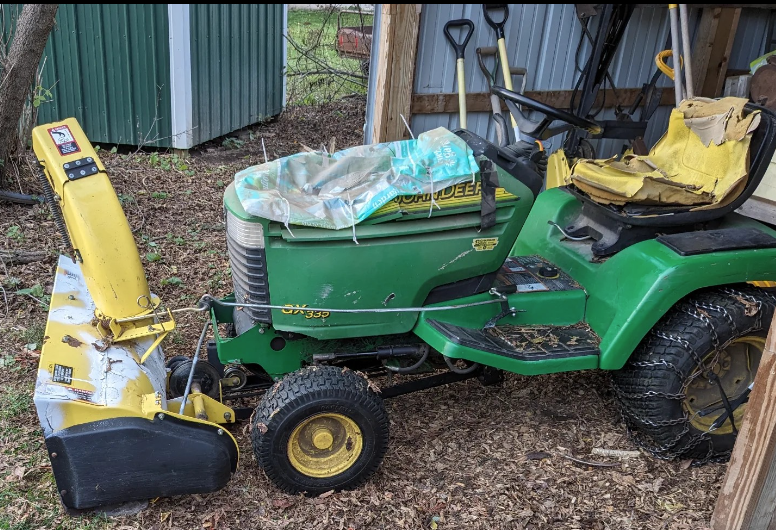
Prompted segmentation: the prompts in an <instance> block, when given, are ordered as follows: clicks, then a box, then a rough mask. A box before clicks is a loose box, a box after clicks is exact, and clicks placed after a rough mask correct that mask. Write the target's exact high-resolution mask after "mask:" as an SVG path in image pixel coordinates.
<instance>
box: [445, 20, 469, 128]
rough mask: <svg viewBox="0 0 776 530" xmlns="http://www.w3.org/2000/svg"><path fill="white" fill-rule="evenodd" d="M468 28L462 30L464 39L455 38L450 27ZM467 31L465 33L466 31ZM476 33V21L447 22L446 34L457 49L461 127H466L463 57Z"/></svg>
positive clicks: (456, 66) (456, 65) (455, 49)
mask: <svg viewBox="0 0 776 530" xmlns="http://www.w3.org/2000/svg"><path fill="white" fill-rule="evenodd" d="M458 27H460V28H466V29H465V30H462V31H461V36H463V39H462V41H457V40H455V37H453V35H452V34H451V33H450V28H458ZM464 31H465V33H464ZM472 33H474V22H472V21H471V20H469V19H467V18H460V19H457V20H451V21H450V22H448V23H447V24H445V36H446V37H447V40H449V41H450V45H451V46H452V47H453V50H454V51H455V58H456V61H455V69H456V73H457V74H458V112H459V113H460V116H461V119H460V122H461V123H460V126H461V129H465V128H466V77H465V76H464V67H463V59H464V52H465V51H466V45H467V44H469V39H471V38H472Z"/></svg>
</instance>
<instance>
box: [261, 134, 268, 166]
mask: <svg viewBox="0 0 776 530" xmlns="http://www.w3.org/2000/svg"><path fill="white" fill-rule="evenodd" d="M261 148H262V149H263V150H264V163H265V164H266V163H267V162H268V160H267V146H266V145H264V138H262V139H261Z"/></svg>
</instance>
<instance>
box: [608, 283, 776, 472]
mask: <svg viewBox="0 0 776 530" xmlns="http://www.w3.org/2000/svg"><path fill="white" fill-rule="evenodd" d="M720 291H721V292H722V293H724V294H726V295H728V296H731V297H733V298H736V299H737V301H739V302H740V303H741V304H742V305H744V306H746V304H745V303H744V302H742V301H741V299H744V300H750V301H751V302H752V303H753V304H755V305H756V306H757V309H756V312H755V315H756V316H757V318H756V319H755V322H754V325H753V326H751V327H750V328H749V329H747V330H745V331H744V332H743V333H739V332H738V329H737V327H736V325H735V322H734V320H733V317H732V316H731V315H730V313H729V312H728V310H727V309H725V308H724V307H722V306H719V305H716V304H711V303H708V302H701V301H697V300H693V301H691V302H690V303H684V304H682V305H681V306H680V308H679V309H680V311H682V312H683V313H686V314H688V315H690V316H691V317H693V318H696V319H698V320H700V321H701V322H702V323H703V324H704V326H706V327H707V328H708V329H709V335H710V336H711V339H712V345H713V346H714V351H715V355H714V357H713V358H712V359H711V362H710V363H709V364H708V365H707V364H706V363H704V362H703V360H702V359H701V357H700V355H698V352H697V351H695V348H693V347H692V346H691V345H690V343H689V342H688V341H686V340H684V339H682V338H681V337H676V336H674V335H669V334H667V333H664V332H662V331H658V330H655V329H652V331H651V335H652V336H656V337H659V338H662V339H665V340H669V341H673V342H676V343H678V344H680V345H681V346H682V347H683V348H685V349H687V350H688V351H690V352H691V354H692V357H693V359H694V360H695V362H696V364H697V366H698V367H699V368H700V370H696V371H694V373H693V374H692V375H691V376H689V377H686V376H685V375H684V374H683V373H682V372H681V371H680V370H679V369H678V368H677V367H676V366H675V365H674V364H673V363H670V362H668V361H666V360H664V359H660V360H658V361H631V362H628V366H632V367H635V368H650V367H654V368H668V369H670V370H671V371H673V372H674V373H675V374H676V375H677V376H679V378H680V379H684V381H683V384H682V388H685V389H686V388H687V387H688V385H689V384H690V383H691V382H692V381H693V379H695V378H696V377H698V376H699V375H702V374H706V373H708V372H709V371H710V370H713V368H714V366H715V365H716V364H717V363H718V362H719V356H720V352H721V351H723V350H724V349H725V348H727V346H728V345H729V344H730V343H731V342H732V339H731V340H730V341H727V342H726V343H725V344H720V341H719V336H718V335H717V332H716V329H715V328H714V326H713V325H712V323H711V322H710V321H709V319H708V317H707V316H706V315H705V314H704V313H703V312H702V311H701V310H703V311H714V312H716V313H719V314H721V315H723V316H724V317H725V319H726V320H727V321H728V322H730V325H731V328H732V329H733V331H734V336H741V335H745V334H747V333H749V332H751V331H753V330H756V329H760V328H761V327H762V301H761V300H758V299H757V298H755V297H754V296H751V295H749V294H747V293H743V292H741V291H738V290H736V289H733V288H723V289H720ZM763 293H764V294H765V295H766V296H767V297H768V298H770V299H771V300H772V301H774V302H776V295H774V294H772V293H770V292H768V291H763ZM752 316H754V315H752ZM648 340H649V341H650V342H651V340H652V338H651V337H649V338H648ZM612 386H613V388H614V392H615V393H616V394H617V395H619V396H621V397H626V398H629V399H644V398H649V397H662V398H665V399H676V400H680V399H684V398H685V397H686V395H685V394H684V393H683V392H682V393H677V394H669V393H665V392H654V391H648V392H643V393H628V392H625V391H623V390H622V389H620V388H619V387H618V386H617V385H616V384H613V385H612ZM618 401H619V403H620V416H621V418H622V421H623V423H624V424H625V428H626V430H627V434H628V438H629V439H630V440H631V441H632V442H633V443H634V444H635V445H637V446H638V447H640V448H641V449H644V450H645V451H647V452H648V453H650V454H651V455H652V456H653V457H655V458H658V459H660V460H674V459H676V458H678V457H681V456H682V455H683V454H686V452H687V451H689V450H691V449H693V448H695V447H697V446H698V445H699V444H700V443H702V442H704V441H708V442H709V449H708V451H707V453H706V456H705V457H704V458H695V459H693V461H692V463H691V464H690V466H691V467H698V466H702V465H705V464H707V463H723V462H727V461H728V460H729V458H730V454H731V451H725V452H723V453H719V454H715V453H714V440H713V438H712V437H711V436H710V435H709V433H706V432H704V433H700V434H690V425H691V421H692V418H691V417H690V416H688V415H687V414H686V413H685V414H684V416H683V417H681V418H676V419H674V420H662V421H652V420H649V419H646V418H641V417H639V415H638V414H635V413H634V411H632V410H629V409H626V407H625V404H624V403H623V402H622V401H621V400H618ZM635 423H641V424H643V425H649V426H650V427H666V426H671V425H679V424H682V423H683V424H684V428H683V429H682V431H681V432H680V433H679V434H678V435H677V436H675V437H674V438H673V439H672V440H671V441H669V442H668V443H666V444H663V445H657V446H656V445H655V444H654V443H653V442H651V441H650V440H646V439H644V437H643V435H640V434H638V433H637V432H636V431H635V430H634V429H633V425H634V424H635ZM688 434H689V435H690V436H689V438H687V440H686V441H685V442H684V443H680V442H681V441H682V439H683V438H685V437H686V436H687V435H688Z"/></svg>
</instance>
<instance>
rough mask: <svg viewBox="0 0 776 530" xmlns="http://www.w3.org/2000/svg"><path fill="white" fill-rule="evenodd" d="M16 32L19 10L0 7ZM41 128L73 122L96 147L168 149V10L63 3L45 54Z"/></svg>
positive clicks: (15, 6) (162, 6)
mask: <svg viewBox="0 0 776 530" xmlns="http://www.w3.org/2000/svg"><path fill="white" fill-rule="evenodd" d="M4 7H6V14H8V13H9V12H10V13H11V14H12V17H9V18H10V19H11V20H7V23H8V22H10V23H11V24H13V25H15V18H16V15H17V14H18V11H19V9H18V4H4ZM44 57H45V60H46V63H45V67H44V70H43V81H42V86H44V87H45V88H51V92H52V95H53V101H51V102H48V103H44V104H42V105H41V106H40V107H39V109H38V111H39V113H38V121H39V122H40V123H45V122H50V121H57V120H61V119H64V118H68V117H71V116H72V117H75V118H77V119H78V121H79V122H80V123H81V125H82V126H83V128H84V130H85V131H86V133H87V135H88V136H89V138H90V140H91V141H92V142H95V143H99V142H103V143H111V144H132V145H139V144H145V145H152V146H166V145H169V143H170V138H169V137H170V88H169V71H170V66H169V52H168V21H167V5H166V4H131V5H130V4H114V5H109V4H60V6H59V10H58V12H57V18H56V25H55V26H54V30H53V31H52V33H51V36H50V37H49V40H48V43H47V44H46V49H45V51H44Z"/></svg>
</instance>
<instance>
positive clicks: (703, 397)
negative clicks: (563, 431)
mask: <svg viewBox="0 0 776 530" xmlns="http://www.w3.org/2000/svg"><path fill="white" fill-rule="evenodd" d="M773 311H774V297H773V296H772V295H771V294H770V293H768V292H766V291H763V290H761V289H758V288H755V287H752V286H750V285H735V286H730V287H728V288H716V289H709V290H705V291H699V292H697V293H693V294H692V295H691V296H689V297H687V298H685V299H684V300H682V301H681V302H680V303H678V304H677V305H676V306H675V307H674V308H673V309H671V310H670V311H669V312H668V313H667V314H666V315H665V316H664V317H663V318H662V319H661V320H660V321H659V322H658V323H657V324H656V325H655V327H654V328H653V329H652V331H651V332H650V333H649V334H648V335H647V336H646V337H645V338H644V340H643V341H642V342H641V344H639V346H638V348H637V349H636V351H635V352H634V353H633V355H632V356H631V358H630V360H629V361H628V363H627V364H626V365H625V366H624V367H623V368H622V369H621V370H619V371H617V372H615V373H614V375H613V387H614V393H615V396H616V397H617V400H618V402H619V405H620V410H621V412H622V416H623V419H624V421H625V423H626V425H627V426H628V427H629V429H630V430H631V431H632V432H633V434H634V439H635V441H636V442H637V443H639V444H640V445H642V446H643V447H644V448H645V449H647V450H649V451H650V452H652V453H653V454H654V455H655V456H658V457H661V458H666V459H672V458H692V459H700V460H703V461H705V460H709V459H715V460H722V459H724V458H726V457H728V456H729V455H730V451H731V450H732V448H733V444H734V443H735V438H736V433H735V431H734V427H733V426H731V422H730V420H727V421H726V422H725V423H724V424H722V426H721V427H720V428H717V429H716V430H711V425H712V424H713V422H714V420H715V419H717V418H720V416H721V415H722V414H724V413H725V408H724V405H723V404H722V397H721V393H720V392H719V386H718V385H717V383H716V381H714V380H713V376H711V372H710V371H709V370H711V371H713V372H715V373H718V374H719V378H720V381H721V382H722V384H723V387H724V388H725V389H726V394H727V392H730V394H732V395H728V396H727V397H728V398H729V400H730V401H733V400H734V399H735V398H737V397H739V396H741V395H743V394H744V392H745V390H746V387H747V386H748V384H749V383H750V382H751V380H753V378H754V374H755V373H756V371H757V365H759V362H760V355H761V354H762V348H760V347H759V345H760V344H761V343H762V346H764V340H763V339H764V338H765V336H766V334H767V332H768V327H769V326H770V323H771V319H772V317H773ZM742 348H743V349H742ZM758 348H759V351H758ZM699 359H700V360H701V362H702V363H703V364H704V366H705V367H706V370H705V371H703V370H702V369H701V368H699V367H700V363H699V362H698V360H699ZM742 363H743V364H742ZM725 366H727V368H726V367H725ZM731 367H732V368H731ZM701 373H703V374H705V375H700V374H701ZM692 376H695V377H692ZM745 407H746V405H745V404H742V405H740V406H739V407H738V408H736V411H734V415H735V417H736V426H737V428H738V429H740V427H741V425H740V421H741V418H742V415H743V413H744V410H745ZM700 412H704V414H701V413H700Z"/></svg>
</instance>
